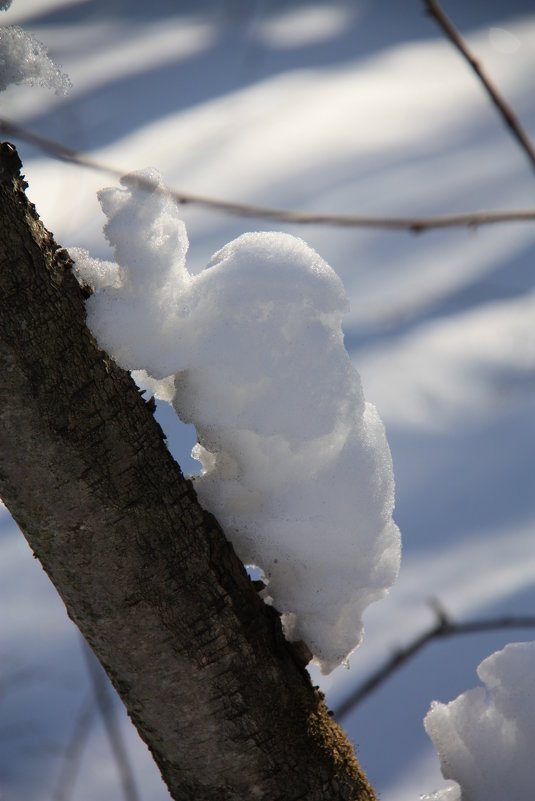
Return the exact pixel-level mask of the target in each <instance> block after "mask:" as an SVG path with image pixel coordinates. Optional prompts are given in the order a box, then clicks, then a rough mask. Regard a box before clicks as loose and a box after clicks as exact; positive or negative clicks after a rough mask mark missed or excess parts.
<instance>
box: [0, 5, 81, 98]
mask: <svg viewBox="0 0 535 801" xmlns="http://www.w3.org/2000/svg"><path fill="white" fill-rule="evenodd" d="M10 5H11V0H7V2H6V0H4V2H2V1H1V0H0V11H5V10H7V9H8V8H9V6H10ZM17 83H27V84H30V85H31V86H36V85H39V86H44V87H48V88H50V89H54V90H55V92H56V94H58V95H59V94H66V93H67V92H68V91H69V89H70V88H71V82H70V80H69V78H68V76H67V75H65V74H64V73H62V72H61V70H60V69H59V67H58V65H57V64H55V63H54V62H53V61H52V60H51V59H50V58H49V57H48V54H47V50H46V47H45V46H44V45H43V44H42V43H41V42H40V41H39V40H38V39H36V38H35V36H33V35H32V34H31V33H27V32H26V31H23V30H22V28H19V27H18V26H17V25H9V26H7V27H0V92H3V91H4V90H5V89H7V87H8V86H10V85H11V84H17Z"/></svg>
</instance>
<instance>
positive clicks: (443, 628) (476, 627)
mask: <svg viewBox="0 0 535 801" xmlns="http://www.w3.org/2000/svg"><path fill="white" fill-rule="evenodd" d="M437 615H438V620H437V622H436V623H435V624H434V625H433V626H432V627H431V628H430V629H428V630H427V631H424V632H423V633H422V634H420V636H419V637H416V639H415V640H413V642H411V643H410V644H409V645H407V646H406V647H405V648H401V649H400V650H398V651H396V652H395V653H394V654H393V655H392V656H391V657H390V659H388V660H387V661H386V662H385V663H384V665H382V667H380V668H379V669H378V670H376V671H375V672H374V673H372V675H371V676H370V677H369V678H368V679H366V681H364V682H363V683H362V684H361V685H360V686H359V687H357V688H356V690H354V691H353V692H352V693H351V695H350V696H349V697H348V698H346V700H345V701H343V702H342V703H341V704H340V706H339V707H338V708H337V709H336V710H335V712H334V717H335V718H336V720H338V721H339V720H341V719H342V718H343V717H345V715H347V714H348V712H350V711H351V710H352V709H354V708H355V707H356V706H358V704H360V703H361V701H363V700H364V698H366V697H367V696H368V695H370V693H372V692H373V691H374V690H376V689H377V687H379V686H380V685H381V684H382V683H383V682H384V681H386V679H388V678H389V676H391V675H392V673H394V672H395V671H396V670H397V669H398V668H399V667H401V665H403V664H405V662H407V661H408V660H409V659H411V657H413V656H415V654H417V653H418V651H420V650H421V649H422V648H424V646H426V645H428V644H429V643H430V642H432V641H433V640H438V639H441V638H442V637H453V636H455V635H457V634H478V633H481V632H484V631H499V630H501V629H523V628H526V629H530V628H535V617H499V618H491V619H489V620H470V621H467V622H466V623H454V622H452V621H451V620H450V619H449V618H448V616H447V615H446V614H445V613H444V611H442V610H440V612H437Z"/></svg>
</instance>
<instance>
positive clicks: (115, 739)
mask: <svg viewBox="0 0 535 801" xmlns="http://www.w3.org/2000/svg"><path fill="white" fill-rule="evenodd" d="M81 643H82V650H83V653H84V657H85V661H86V664H87V670H88V672H89V675H90V677H91V683H92V685H93V691H94V694H95V700H96V702H97V706H98V709H99V712H100V714H101V715H102V720H103V721H104V726H105V728H106V733H107V735H108V739H109V741H110V746H111V750H112V752H113V755H114V757H115V762H116V764H117V768H118V770H119V774H120V777H121V784H122V788H123V795H124V798H125V801H139V793H138V790H137V785H136V780H135V778H134V773H133V770H132V767H131V765H130V760H129V758H128V754H127V751H126V747H125V744H124V742H123V737H122V734H121V730H120V728H119V726H118V724H117V719H116V717H115V713H114V710H113V699H112V697H111V695H110V691H109V689H108V679H107V677H106V674H105V673H104V670H103V669H102V668H101V666H100V664H99V663H98V662H97V659H96V657H95V656H94V655H93V652H92V651H91V650H90V648H89V646H88V645H87V644H86V642H85V640H82V639H81Z"/></svg>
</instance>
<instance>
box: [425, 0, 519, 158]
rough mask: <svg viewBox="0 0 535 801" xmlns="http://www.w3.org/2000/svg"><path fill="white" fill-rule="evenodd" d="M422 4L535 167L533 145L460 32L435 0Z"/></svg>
mask: <svg viewBox="0 0 535 801" xmlns="http://www.w3.org/2000/svg"><path fill="white" fill-rule="evenodd" d="M424 4H425V6H426V9H427V11H428V13H429V15H430V16H431V17H433V19H434V20H436V22H437V23H438V24H439V26H440V27H441V28H442V30H443V31H444V33H445V34H446V36H447V37H448V39H449V40H450V42H452V44H453V45H454V46H455V47H456V48H457V50H459V52H460V53H461V54H462V55H463V56H464V58H465V59H466V61H467V62H468V63H469V64H470V66H471V68H472V69H473V70H474V72H475V74H476V75H477V77H478V78H479V80H480V81H481V83H482V84H483V86H484V88H485V90H486V92H487V94H488V95H489V97H490V99H491V100H492V102H493V103H494V105H495V106H496V108H497V109H498V111H499V113H500V114H501V116H502V117H503V119H504V122H505V124H506V125H507V127H508V128H509V130H510V131H511V133H512V134H513V136H514V137H515V138H516V140H517V141H518V143H519V144H520V146H521V147H522V149H523V150H524V151H525V153H526V155H527V157H528V158H529V160H530V161H531V165H532V167H535V146H534V145H533V142H532V141H531V139H530V138H529V136H528V135H527V133H526V132H525V130H524V128H523V127H522V125H521V124H520V122H519V120H518V118H517V116H516V114H515V113H514V111H513V109H512V108H511V106H510V105H509V103H508V102H507V101H506V100H505V98H504V97H503V96H502V95H501V94H500V92H499V91H498V89H497V88H496V86H495V85H494V83H493V81H492V80H491V78H490V77H489V76H488V75H487V73H486V71H485V70H484V68H483V67H482V66H481V64H480V63H479V61H478V60H477V58H476V57H475V56H474V55H473V53H472V52H471V51H470V49H469V47H468V45H467V44H466V42H465V41H464V39H463V38H462V36H461V34H460V33H459V31H458V30H457V29H456V27H455V25H454V24H453V22H452V21H451V20H450V19H449V18H448V17H447V15H446V14H445V12H444V10H443V9H442V8H441V6H440V4H439V3H438V2H437V0H424Z"/></svg>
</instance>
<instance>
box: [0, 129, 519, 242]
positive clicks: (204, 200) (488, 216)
mask: <svg viewBox="0 0 535 801" xmlns="http://www.w3.org/2000/svg"><path fill="white" fill-rule="evenodd" d="M0 133H2V134H4V135H6V136H12V137H14V138H15V139H22V140H23V141H26V142H30V143H31V144H33V145H35V146H36V147H38V148H39V149H40V150H41V151H42V152H43V153H46V154H47V155H49V156H52V157H53V158H56V159H58V160H60V161H65V162H69V163H71V164H77V165H78V166H81V167H85V168H87V169H91V170H96V171H98V172H101V173H106V174H107V175H111V176H113V177H114V178H117V179H121V177H122V176H123V175H124V173H125V172H127V171H126V170H119V169H117V168H116V167H111V166H109V165H106V164H102V163H100V162H98V161H96V160H94V159H92V158H90V157H89V156H84V155H83V154H80V153H77V152H76V151H75V150H72V149H71V148H68V147H66V146H65V145H62V144H60V143H58V142H54V141H52V140H50V139H46V138H45V137H42V136H39V135H37V134H34V133H32V132H31V131H27V130H25V129H24V128H21V127H20V126H19V125H17V124H15V123H13V122H10V121H8V120H6V119H3V118H0ZM138 185H139V186H140V187H141V188H145V189H146V190H147V191H149V192H154V191H155V190H157V191H163V192H165V193H166V194H167V195H169V196H170V197H172V198H173V199H174V200H175V201H176V203H178V204H180V205H194V206H199V207H202V208H205V209H207V210H208V211H216V212H221V213H222V214H230V215H233V216H237V217H247V218H256V219H262V220H271V221H272V222H283V223H286V224H295V225H330V226H334V227H338V228H380V229H383V230H390V231H409V232H411V233H413V234H418V233H423V232H424V231H430V230H432V229H441V228H467V227H468V228H478V227H479V226H481V225H491V224H496V223H508V222H533V221H535V209H509V210H505V211H476V212H466V213H461V214H444V215H439V216H436V217H370V216H366V215H360V214H329V213H324V212H307V211H293V210H290V209H280V208H272V207H269V206H256V205H250V204H247V203H239V202H236V203H235V202H233V201H229V200H218V199H216V198H211V197H205V196H202V195H196V194H192V193H190V192H182V191H179V190H175V189H170V188H167V187H166V188H164V189H162V188H157V187H156V185H155V184H154V183H153V182H152V181H150V180H149V179H144V178H141V177H138Z"/></svg>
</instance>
